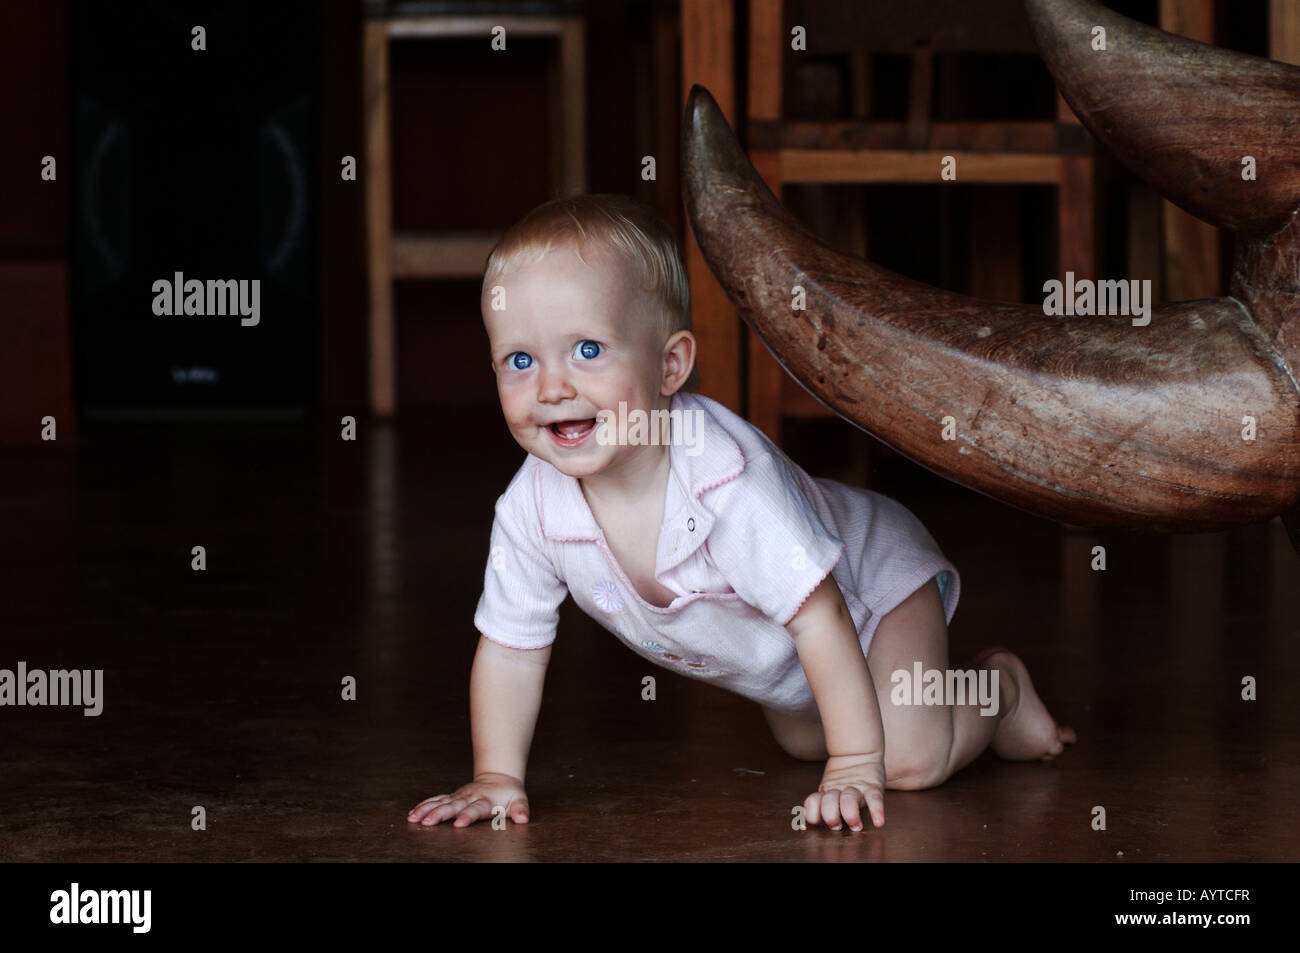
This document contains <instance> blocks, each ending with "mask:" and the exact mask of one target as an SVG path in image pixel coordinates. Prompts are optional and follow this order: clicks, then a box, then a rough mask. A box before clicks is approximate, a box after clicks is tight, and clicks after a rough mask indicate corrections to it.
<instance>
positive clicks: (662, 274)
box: [483, 193, 700, 391]
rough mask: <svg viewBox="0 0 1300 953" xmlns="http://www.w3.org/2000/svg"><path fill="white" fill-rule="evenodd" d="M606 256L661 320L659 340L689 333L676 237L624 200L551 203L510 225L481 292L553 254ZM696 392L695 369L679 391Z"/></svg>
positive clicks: (601, 197) (598, 197) (687, 291)
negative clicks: (588, 250)
mask: <svg viewBox="0 0 1300 953" xmlns="http://www.w3.org/2000/svg"><path fill="white" fill-rule="evenodd" d="M588 241H590V242H592V243H594V245H596V246H597V247H599V248H605V249H608V250H609V251H611V252H612V253H613V254H614V255H615V256H616V257H617V258H618V259H620V260H621V261H622V262H623V263H624V264H625V265H626V267H627V270H628V272H629V273H631V274H634V275H635V274H638V273H639V274H640V275H641V276H642V281H641V283H640V289H641V291H642V293H643V294H647V295H649V296H650V299H651V301H652V302H653V303H654V305H655V309H656V310H657V311H658V312H659V316H660V330H661V332H662V334H663V340H665V341H666V340H667V339H668V338H669V337H670V336H672V335H673V334H676V333H677V332H678V331H691V330H693V329H692V327H691V287H690V284H689V283H688V282H687V280H686V267H685V266H684V265H683V264H682V256H681V249H680V247H679V246H678V243H677V236H676V235H674V234H673V231H672V229H671V228H669V227H668V225H667V223H666V222H664V221H663V219H661V218H660V217H659V216H658V215H656V214H655V213H654V211H653V210H652V209H651V208H649V207H648V206H646V205H643V204H642V203H640V202H637V201H635V200H633V199H631V198H628V197H627V196H624V195H612V194H607V193H597V194H591V195H570V196H566V197H563V198H556V199H551V200H550V201H549V202H545V203H543V204H541V205H539V206H537V208H535V209H533V210H532V211H531V212H529V213H528V214H527V215H525V216H524V217H523V218H521V219H520V220H519V221H518V222H516V223H515V224H514V225H512V226H511V227H510V228H509V229H508V230H507V231H506V233H505V235H503V236H502V237H501V240H500V241H499V242H497V244H496V246H495V247H494V248H493V249H492V252H491V254H489V255H488V260H487V269H486V270H485V271H484V273H483V287H484V288H487V287H489V286H490V285H491V284H493V283H495V282H496V280H497V279H498V278H500V277H501V276H502V275H504V274H507V273H508V272H511V271H514V270H515V269H517V268H520V267H523V266H524V265H528V264H531V263H533V262H535V261H537V260H538V259H540V258H542V257H543V256H544V255H546V254H547V253H548V252H550V251H552V250H554V249H556V248H565V247H570V246H571V247H572V248H573V249H574V251H575V252H576V254H577V256H578V258H579V259H580V260H581V261H582V262H583V263H584V264H586V263H587V260H586V259H585V258H583V257H582V249H583V247H584V244H585V243H586V242H588ZM699 386H700V371H699V367H698V364H697V366H695V367H692V368H691V373H690V375H689V376H688V377H687V378H686V382H685V383H684V384H682V386H681V390H684V391H694V390H698V389H699Z"/></svg>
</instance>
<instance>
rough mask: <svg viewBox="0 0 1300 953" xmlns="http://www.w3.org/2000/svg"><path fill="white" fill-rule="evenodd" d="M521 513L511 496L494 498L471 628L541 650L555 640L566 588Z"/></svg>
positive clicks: (520, 646)
mask: <svg viewBox="0 0 1300 953" xmlns="http://www.w3.org/2000/svg"><path fill="white" fill-rule="evenodd" d="M516 499H517V498H516ZM521 509H522V508H521V507H518V506H517V505H514V501H513V500H512V499H511V496H510V495H509V494H507V495H503V496H502V497H501V498H500V499H498V500H497V504H496V516H495V519H494V520H493V522H492V537H491V543H490V546H489V549H488V561H487V569H486V571H485V572H484V574H483V595H482V596H481V597H480V598H479V601H478V609H477V610H476V611H475V612H474V627H475V628H476V629H478V630H479V632H481V633H482V634H483V635H484V636H485V637H487V638H489V639H491V640H492V641H493V642H498V643H500V644H501V645H504V646H507V647H509V648H513V649H542V648H545V647H546V646H548V645H550V644H551V643H552V642H554V641H555V632H556V628H557V626H558V625H559V621H560V603H562V602H563V601H564V597H565V596H566V595H567V594H568V587H567V586H566V585H565V584H564V580H563V579H562V578H560V575H559V573H558V572H557V571H556V569H555V566H554V564H553V563H552V562H551V560H550V558H549V557H548V556H547V555H546V553H545V552H544V551H543V549H542V546H541V535H540V534H541V529H540V526H539V524H538V523H537V522H536V521H535V520H533V521H529V520H528V518H527V514H526V513H524V512H521Z"/></svg>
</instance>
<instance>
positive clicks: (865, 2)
mask: <svg viewBox="0 0 1300 953" xmlns="http://www.w3.org/2000/svg"><path fill="white" fill-rule="evenodd" d="M796 17H797V20H796ZM796 23H797V25H799V26H803V27H804V28H805V30H806V37H807V45H808V53H809V54H810V55H815V54H817V53H825V52H828V51H831V50H834V49H835V47H836V44H837V43H838V44H839V45H840V46H841V47H849V49H850V63H851V64H852V73H853V76H852V79H851V88H852V89H853V90H855V91H856V95H855V97H854V98H855V100H857V101H856V102H855V105H854V113H855V114H857V115H864V114H865V113H866V112H867V109H866V104H865V102H864V99H865V94H864V90H865V88H866V85H867V75H868V73H867V71H868V65H869V63H868V57H869V55H870V54H873V53H893V54H906V55H908V56H910V57H911V81H910V90H909V97H908V106H907V118H906V120H905V121H902V122H881V121H873V120H871V119H869V118H859V119H853V120H848V121H790V120H786V119H784V118H783V116H782V93H783V90H782V85H783V76H784V72H785V71H784V66H785V62H786V57H787V56H796V57H797V56H800V55H801V54H800V53H799V52H792V51H791V50H790V45H791V29H792V27H793V26H794V25H796ZM966 51H984V52H994V51H997V52H1025V53H1036V52H1037V50H1036V47H1035V46H1034V44H1033V41H1032V37H1031V36H1030V34H1029V32H1028V28H1027V26H1026V25H1025V22H1024V12H1023V9H1022V7H1021V5H1020V3H1019V0H982V2H979V3H975V2H970V0H955V2H949V0H941V2H934V3H927V4H923V5H900V4H898V3H896V2H891V0H857V2H854V3H843V4H833V3H832V4H827V3H817V4H802V3H796V2H790V3H787V2H784V0H750V3H749V64H748V77H749V108H748V125H747V127H746V128H747V132H748V146H749V152H750V157H751V160H752V161H753V164H754V167H755V168H756V169H757V170H758V172H759V173H760V174H761V175H762V176H763V178H764V180H765V181H766V182H767V184H768V187H769V188H771V189H772V191H773V193H775V194H776V195H777V197H778V198H780V197H781V196H782V191H783V187H784V186H785V185H787V184H793V183H801V184H802V183H809V184H811V183H815V184H825V185H829V184H868V183H870V184H893V183H898V184H902V183H925V184H933V185H942V184H943V183H942V182H941V180H940V175H939V173H940V168H941V163H942V161H943V159H944V157H945V156H952V157H953V158H954V160H955V169H956V180H955V182H956V183H960V184H973V183H978V184H990V185H993V184H996V185H1050V186H1054V187H1055V188H1056V190H1057V213H1058V214H1057V242H1058V249H1059V263H1058V268H1059V271H1060V273H1061V274H1062V275H1064V273H1065V272H1066V271H1067V270H1068V271H1073V272H1074V273H1075V275H1076V276H1078V277H1085V276H1086V277H1094V274H1093V273H1094V270H1095V262H1096V256H1095V240H1096V225H1095V218H1094V207H1095V198H1094V193H1095V159H1094V155H1093V144H1092V140H1091V138H1090V137H1089V136H1088V135H1087V133H1086V132H1085V131H1084V130H1083V129H1082V127H1081V126H1080V125H1079V123H1078V120H1077V119H1076V118H1075V116H1074V114H1073V113H1072V112H1071V111H1070V109H1069V107H1068V106H1067V105H1066V104H1065V101H1064V100H1062V99H1061V98H1060V97H1059V95H1058V96H1057V100H1056V101H1057V110H1056V117H1055V119H1054V120H1039V121H1025V120H1014V121H1011V120H999V121H975V122H945V121H932V119H931V116H932V115H933V91H934V58H935V56H936V55H938V54H942V53H952V52H966ZM979 211H980V212H981V213H982V214H977V215H976V216H975V219H976V220H975V221H974V222H973V227H974V231H973V234H972V239H973V242H972V244H973V245H974V248H973V249H972V254H973V264H974V267H973V268H972V276H973V280H974V284H975V287H973V288H971V289H970V290H971V292H972V293H973V294H976V295H978V296H982V297H995V298H1003V299H1004V300H1012V298H1011V296H1012V295H1014V296H1015V297H1016V298H1018V297H1019V291H1018V287H1017V286H1018V284H1019V282H1018V279H1016V280H1015V281H1013V282H1011V285H1013V286H1012V287H1009V285H1008V282H1007V281H1006V280H998V278H997V277H996V274H995V272H994V271H993V270H991V269H990V268H989V267H981V266H980V265H981V262H982V261H985V259H987V257H988V256H987V255H983V251H984V250H985V249H987V248H989V247H990V245H991V243H993V242H995V241H996V240H997V238H998V234H999V232H1002V231H1004V230H1008V229H1015V228H1016V221H1015V218H1014V216H1005V217H1003V219H1002V220H1001V221H994V218H995V216H994V214H993V213H994V211H995V209H994V208H992V207H984V208H982V209H980V210H979ZM1009 248H1010V249H1011V250H1013V251H1014V250H1018V248H1019V241H1018V236H1015V240H1013V241H1011V242H1009ZM1003 253H1004V254H1005V251H1004V252H1003ZM985 264H986V265H987V262H986V261H985ZM1017 270H1018V269H1017ZM746 388H747V396H748V407H747V410H748V417H749V419H750V421H751V422H753V423H754V424H755V426H757V427H759V428H760V429H762V430H763V431H764V432H765V433H766V434H767V435H768V436H769V437H770V438H771V439H772V440H773V441H775V442H777V443H778V444H779V443H780V442H781V420H782V418H783V417H787V416H789V417H829V416H832V414H831V412H830V411H829V410H827V409H826V408H825V407H823V406H822V405H821V404H820V403H819V402H817V401H816V400H815V399H814V398H812V397H811V396H810V395H809V394H808V393H807V392H806V391H805V390H804V389H803V388H802V387H800V386H799V384H798V383H797V382H796V381H794V380H793V379H792V378H791V377H790V376H789V375H788V374H786V373H785V372H784V371H783V370H782V369H781V366H780V365H779V364H777V362H776V361H775V360H774V359H773V358H772V356H771V355H770V354H769V353H768V352H767V349H766V348H765V347H764V346H763V344H762V342H761V341H759V340H758V338H757V337H756V336H753V335H751V336H750V339H749V374H748V380H747V382H746Z"/></svg>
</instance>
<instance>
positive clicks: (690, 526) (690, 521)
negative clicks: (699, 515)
mask: <svg viewBox="0 0 1300 953" xmlns="http://www.w3.org/2000/svg"><path fill="white" fill-rule="evenodd" d="M686 528H687V529H689V530H690V531H691V532H692V533H693V532H695V517H693V516H692V517H691V518H690V519H688V520H687V521H686Z"/></svg>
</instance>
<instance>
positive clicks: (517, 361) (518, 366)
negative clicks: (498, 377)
mask: <svg viewBox="0 0 1300 953" xmlns="http://www.w3.org/2000/svg"><path fill="white" fill-rule="evenodd" d="M506 361H507V362H508V363H509V364H510V366H511V367H513V368H514V369H515V370H517V371H526V370H528V368H530V367H532V366H533V359H532V358H531V357H529V356H528V355H527V354H525V353H524V352H523V351H515V353H513V354H511V355H510V356H509V357H508V358H506ZM521 362H522V363H521Z"/></svg>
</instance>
